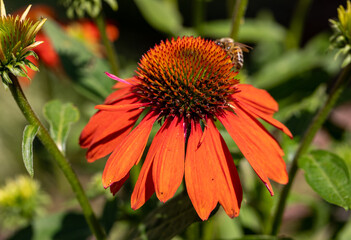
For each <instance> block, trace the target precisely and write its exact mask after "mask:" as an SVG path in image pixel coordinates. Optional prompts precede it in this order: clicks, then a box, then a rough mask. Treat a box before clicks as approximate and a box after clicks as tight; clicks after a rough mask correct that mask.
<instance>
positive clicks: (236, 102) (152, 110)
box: [80, 37, 292, 220]
mask: <svg viewBox="0 0 351 240" xmlns="http://www.w3.org/2000/svg"><path fill="white" fill-rule="evenodd" d="M107 75H108V76H109V77H111V78H112V79H115V80H118V81H119V83H117V84H116V86H115V88H116V89H117V90H116V91H115V92H114V93H112V94H111V95H110V96H108V97H107V98H106V100H105V103H104V105H98V106H96V108H97V109H99V111H98V112H97V113H96V114H95V115H94V116H93V117H92V118H91V119H90V121H89V123H88V124H87V126H86V127H85V128H84V130H83V132H82V134H81V136H80V145H81V147H83V148H88V151H87V154H86V156H87V159H88V161H89V162H93V161H95V160H97V159H99V158H102V157H104V156H106V155H108V154H110V153H111V155H110V156H109V158H108V160H107V163H106V166H105V169H104V173H103V179H102V182H103V186H104V187H105V188H108V187H110V190H111V192H112V193H113V194H115V193H116V192H117V191H118V190H119V189H120V188H121V186H122V185H123V184H124V182H125V181H126V180H127V179H128V177H129V171H130V169H131V168H132V167H133V166H134V165H136V164H138V163H139V161H140V159H141V157H142V155H143V152H144V149H145V146H146V144H147V140H148V137H149V134H150V132H151V129H152V127H153V125H154V123H155V122H156V121H158V122H159V123H160V124H161V125H162V126H161V128H160V129H159V131H158V132H157V134H156V135H155V137H154V139H153V140H152V143H151V146H150V148H149V150H148V153H147V155H146V159H145V161H144V163H143V166H142V169H141V172H140V175H139V178H138V181H137V183H136V185H135V188H134V191H133V194H132V197H131V205H132V208H133V209H138V208H139V207H141V206H142V205H143V204H144V203H145V201H147V200H148V199H149V198H150V197H151V195H152V194H153V193H154V192H156V196H157V197H158V199H159V200H160V201H162V202H166V201H167V200H168V199H170V198H171V197H172V196H173V195H174V194H175V192H176V190H177V189H178V187H179V185H180V184H181V182H182V179H183V177H184V176H185V183H186V189H187V192H188V195H189V197H190V199H191V201H192V203H193V205H194V208H195V209H196V211H197V213H198V215H199V216H200V218H201V219H203V220H205V219H207V218H208V216H209V215H210V213H211V211H212V210H213V209H214V208H215V206H216V205H217V203H220V204H221V205H222V206H223V208H224V210H225V211H226V213H227V214H228V215H229V216H230V217H235V216H237V215H238V214H239V209H240V205H241V200H242V189H241V184H240V180H239V176H238V173H237V171H236V167H235V165H234V162H233V159H232V157H231V154H230V152H229V149H228V147H227V145H226V143H225V142H224V140H223V138H222V136H221V134H220V133H219V131H218V129H217V127H216V125H215V121H216V119H218V120H219V121H220V122H221V123H222V124H223V125H224V127H225V128H226V129H227V131H228V132H229V134H230V135H231V137H232V138H233V139H234V141H235V143H236V144H237V146H238V147H239V149H240V150H241V151H242V153H243V155H244V156H245V158H246V159H247V160H248V161H249V163H250V164H251V166H252V167H253V169H254V170H255V172H256V173H257V175H258V176H259V177H260V178H261V180H262V181H263V182H264V184H265V185H266V186H267V188H268V190H269V191H270V193H271V194H272V195H273V190H272V186H271V184H270V182H269V179H272V180H274V181H276V182H278V183H282V184H285V183H287V182H288V176H287V172H286V166H285V163H284V160H283V159H282V156H283V154H284V153H283V151H282V149H281V148H280V146H279V145H278V143H277V142H276V140H275V139H274V138H273V137H272V135H271V134H270V133H269V132H268V131H267V130H266V129H265V128H264V127H263V125H262V124H261V123H260V122H259V121H258V119H259V118H260V119H262V120H264V121H266V122H267V123H269V124H271V125H273V126H275V127H276V128H278V129H280V130H282V131H283V132H284V133H286V134H287V135H289V136H290V137H292V135H291V133H290V131H289V130H288V129H287V128H286V127H285V126H284V125H283V124H282V123H280V122H279V121H277V120H275V119H274V118H273V114H274V112H276V111H277V110H278V105H277V103H276V101H275V100H274V99H273V98H272V97H271V96H270V95H269V94H268V93H267V92H266V91H264V90H259V89H256V88H254V87H253V86H251V85H247V84H239V81H238V80H237V79H235V76H236V75H237V72H234V71H233V63H232V62H231V60H230V58H229V57H228V56H227V54H226V52H225V51H224V50H223V49H222V48H220V47H219V46H218V45H216V44H215V43H214V42H213V41H206V40H204V39H201V38H193V37H184V38H178V39H177V40H172V41H170V42H169V41H166V42H161V44H159V45H157V46H155V47H154V48H153V49H151V50H149V51H148V52H147V53H146V54H145V55H144V56H143V57H142V59H141V60H140V63H139V67H138V70H137V75H136V76H135V77H133V78H130V79H126V80H123V79H119V78H117V77H116V76H113V75H111V74H107ZM143 113H145V114H146V115H145V116H144V117H143V118H142V120H141V122H140V123H139V124H138V125H137V126H135V128H134V129H133V127H134V125H135V124H136V122H137V120H138V118H139V117H140V116H141V115H142V114H143Z"/></svg>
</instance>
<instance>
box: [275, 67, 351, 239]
mask: <svg viewBox="0 0 351 240" xmlns="http://www.w3.org/2000/svg"><path fill="white" fill-rule="evenodd" d="M350 72H351V64H349V65H348V66H347V67H346V68H344V69H343V71H342V72H341V74H340V76H339V78H338V80H337V81H336V83H335V85H334V86H333V88H332V90H331V92H330V94H329V97H328V99H327V101H326V102H325V103H324V105H323V106H322V107H321V109H320V110H319V112H318V113H317V114H316V115H315V117H314V119H313V120H312V122H311V124H310V125H309V127H308V128H307V130H306V132H305V134H304V136H303V138H302V140H301V142H300V146H299V148H298V150H297V151H296V153H295V156H294V158H293V160H292V163H291V168H290V170H289V182H288V184H286V185H285V186H284V188H283V190H282V192H281V194H280V198H279V202H278V206H277V208H276V211H275V214H274V217H273V223H272V228H271V234H272V235H277V234H278V232H279V227H280V224H281V221H282V217H283V213H284V209H285V205H286V200H287V198H288V195H289V192H290V189H291V187H292V184H293V181H294V178H295V176H296V173H297V171H298V160H299V158H300V157H301V156H303V155H304V154H305V153H306V152H307V150H308V148H309V146H310V144H311V142H312V140H313V138H314V136H315V135H316V133H317V131H318V130H319V129H320V128H321V127H322V124H323V123H324V121H325V120H326V119H327V117H328V115H329V113H330V111H331V110H332V108H333V106H334V105H335V103H336V101H337V100H338V98H339V97H340V95H341V93H342V91H343V90H344V88H345V87H346V85H347V83H348V82H349V81H348V80H350V78H349V77H350Z"/></svg>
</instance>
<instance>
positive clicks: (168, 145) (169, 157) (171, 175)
mask: <svg viewBox="0 0 351 240" xmlns="http://www.w3.org/2000/svg"><path fill="white" fill-rule="evenodd" d="M159 137H160V138H161V139H163V141H162V146H159V148H158V149H157V152H156V154H155V157H154V165H153V168H152V176H153V180H154V184H155V191H156V195H157V197H158V199H159V200H160V201H161V202H166V201H167V200H168V199H170V198H171V197H173V195H174V193H175V192H176V191H177V189H178V187H179V185H180V184H181V183H182V179H183V176H184V151H185V139H184V121H183V118H178V117H174V118H172V117H169V118H167V119H166V121H165V123H164V124H163V125H162V129H160V136H159ZM155 138H156V136H155Z"/></svg>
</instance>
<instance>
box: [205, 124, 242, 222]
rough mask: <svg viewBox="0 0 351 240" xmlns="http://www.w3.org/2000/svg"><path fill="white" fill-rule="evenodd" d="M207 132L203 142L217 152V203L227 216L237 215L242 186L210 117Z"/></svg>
mask: <svg viewBox="0 0 351 240" xmlns="http://www.w3.org/2000/svg"><path fill="white" fill-rule="evenodd" d="M206 131H207V134H206V139H205V142H204V144H208V145H209V146H210V147H211V148H212V151H213V152H215V153H216V154H217V158H214V159H213V160H214V161H215V162H214V169H215V170H216V176H217V180H218V181H217V191H218V197H219V203H220V204H221V205H222V206H223V208H224V210H225V212H226V213H227V214H228V216H229V217H231V218H233V217H237V216H238V214H239V211H240V206H241V201H242V195H243V192H242V188H241V183H240V179H239V174H238V172H237V170H236V167H235V164H234V161H233V159H232V156H231V154H230V151H229V149H228V147H227V145H226V143H225V141H224V139H223V138H222V136H221V134H220V133H219V132H218V130H217V128H216V126H215V124H214V122H213V120H212V119H209V120H208V121H207V128H206Z"/></svg>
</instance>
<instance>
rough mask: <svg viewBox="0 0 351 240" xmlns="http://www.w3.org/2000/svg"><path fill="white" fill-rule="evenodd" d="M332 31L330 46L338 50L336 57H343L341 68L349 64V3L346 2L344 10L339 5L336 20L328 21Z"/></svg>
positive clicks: (350, 11) (350, 14)
mask: <svg viewBox="0 0 351 240" xmlns="http://www.w3.org/2000/svg"><path fill="white" fill-rule="evenodd" d="M329 21H330V23H331V27H332V29H333V31H334V34H333V36H332V37H331V38H330V41H331V44H332V45H331V46H332V47H333V48H337V49H339V52H338V53H337V55H339V54H340V53H342V54H343V55H345V59H344V62H343V64H342V65H343V66H346V65H347V64H349V63H350V62H351V2H350V1H347V7H346V9H345V8H344V7H343V6H342V5H340V6H339V8H338V19H337V20H333V19H330V20H329Z"/></svg>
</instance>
